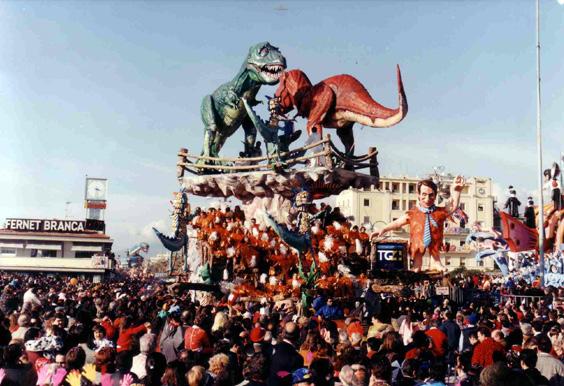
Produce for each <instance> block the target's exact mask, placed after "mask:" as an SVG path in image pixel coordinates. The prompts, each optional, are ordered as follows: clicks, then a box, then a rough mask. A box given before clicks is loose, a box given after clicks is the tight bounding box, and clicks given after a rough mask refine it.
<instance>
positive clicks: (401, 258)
mask: <svg viewBox="0 0 564 386" xmlns="http://www.w3.org/2000/svg"><path fill="white" fill-rule="evenodd" d="M375 252H376V253H375V254H374V255H373V256H374V257H373V258H374V260H373V261H374V268H375V269H379V270H380V269H383V270H387V271H399V270H402V269H405V259H406V256H407V249H406V245H405V244H404V243H385V242H384V243H378V244H376V251H375Z"/></svg>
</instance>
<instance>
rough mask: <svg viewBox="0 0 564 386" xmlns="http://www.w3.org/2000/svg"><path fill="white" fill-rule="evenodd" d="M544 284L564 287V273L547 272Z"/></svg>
mask: <svg viewBox="0 0 564 386" xmlns="http://www.w3.org/2000/svg"><path fill="white" fill-rule="evenodd" d="M544 285H545V286H546V287H548V286H553V287H556V288H560V287H564V274H562V273H545V274H544Z"/></svg>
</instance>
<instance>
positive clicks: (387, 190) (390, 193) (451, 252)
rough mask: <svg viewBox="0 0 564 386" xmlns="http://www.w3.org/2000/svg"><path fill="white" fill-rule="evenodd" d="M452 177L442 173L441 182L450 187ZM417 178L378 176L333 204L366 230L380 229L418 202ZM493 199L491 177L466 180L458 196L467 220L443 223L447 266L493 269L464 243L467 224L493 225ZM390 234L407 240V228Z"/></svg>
mask: <svg viewBox="0 0 564 386" xmlns="http://www.w3.org/2000/svg"><path fill="white" fill-rule="evenodd" d="M453 179H454V176H452V175H447V176H445V177H444V178H442V181H441V182H442V185H443V186H450V183H451V182H452V180H453ZM420 180H421V179H420V178H413V177H381V178H380V185H379V186H378V187H372V188H371V189H366V190H359V189H349V190H345V191H343V192H341V193H340V194H339V196H337V199H336V205H337V206H338V207H340V209H341V212H342V213H343V214H344V215H345V216H347V217H348V218H349V219H350V220H351V221H352V222H353V223H355V224H357V225H364V226H366V227H367V228H369V229H378V228H382V227H384V226H385V225H386V224H388V223H390V222H392V221H394V220H396V219H398V218H399V217H401V216H402V215H403V214H404V213H405V212H406V211H407V210H409V209H411V208H413V207H414V206H416V205H417V192H416V185H417V182H418V181H420ZM494 201H495V197H494V196H493V194H492V181H491V179H490V178H482V177H472V178H469V179H468V180H467V181H466V186H465V187H464V190H463V191H462V193H461V197H460V207H461V209H462V210H464V212H465V213H466V214H467V215H468V222H467V224H459V223H457V222H447V223H446V224H445V227H446V229H445V252H444V253H442V259H443V264H445V266H447V267H448V268H449V269H451V270H453V269H456V268H459V267H462V266H464V267H466V268H468V269H493V267H494V263H493V261H491V260H489V259H488V260H485V261H483V262H481V263H479V262H477V261H475V259H474V254H475V252H474V251H473V250H470V249H469V248H468V246H466V245H465V243H466V236H467V235H468V234H469V232H470V231H469V225H468V224H470V225H471V224H474V223H475V222H479V223H480V224H481V226H482V227H483V228H486V229H487V228H491V227H492V226H493V212H494ZM437 203H438V205H439V206H440V205H444V202H442V201H441V198H440V197H438V198H437ZM461 225H464V226H463V227H462V226H461ZM393 237H394V238H399V239H404V240H407V239H408V238H409V231H408V229H402V230H400V231H397V232H394V234H393Z"/></svg>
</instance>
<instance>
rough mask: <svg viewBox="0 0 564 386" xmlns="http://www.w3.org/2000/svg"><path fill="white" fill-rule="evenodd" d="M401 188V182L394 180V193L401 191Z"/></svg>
mask: <svg viewBox="0 0 564 386" xmlns="http://www.w3.org/2000/svg"><path fill="white" fill-rule="evenodd" d="M399 189H400V184H398V183H397V182H392V193H397V192H399Z"/></svg>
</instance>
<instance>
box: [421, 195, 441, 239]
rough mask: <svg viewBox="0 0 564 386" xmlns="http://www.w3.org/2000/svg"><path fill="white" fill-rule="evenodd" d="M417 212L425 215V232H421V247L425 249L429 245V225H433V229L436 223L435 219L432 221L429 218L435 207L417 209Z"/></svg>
mask: <svg viewBox="0 0 564 386" xmlns="http://www.w3.org/2000/svg"><path fill="white" fill-rule="evenodd" d="M419 210H420V211H421V212H423V213H425V231H424V232H423V246H424V247H425V248H427V247H428V246H429V245H431V240H432V238H431V224H433V226H434V227H437V226H438V225H437V222H436V221H435V219H433V217H431V213H433V212H434V211H435V206H434V205H433V206H432V207H430V208H422V207H419Z"/></svg>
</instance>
